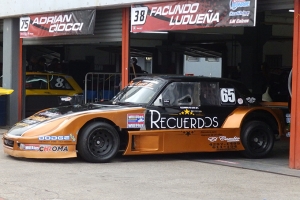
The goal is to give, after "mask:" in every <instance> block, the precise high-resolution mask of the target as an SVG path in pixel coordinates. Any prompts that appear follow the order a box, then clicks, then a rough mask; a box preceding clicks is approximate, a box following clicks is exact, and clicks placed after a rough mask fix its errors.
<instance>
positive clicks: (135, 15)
mask: <svg viewBox="0 0 300 200" xmlns="http://www.w3.org/2000/svg"><path fill="white" fill-rule="evenodd" d="M147 12H148V7H137V8H131V25H143V24H145V22H146V18H147Z"/></svg>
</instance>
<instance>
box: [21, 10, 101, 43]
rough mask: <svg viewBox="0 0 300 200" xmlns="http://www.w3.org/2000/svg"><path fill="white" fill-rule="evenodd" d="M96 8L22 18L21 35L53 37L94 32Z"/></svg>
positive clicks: (22, 36) (26, 36) (23, 36)
mask: <svg viewBox="0 0 300 200" xmlns="http://www.w3.org/2000/svg"><path fill="white" fill-rule="evenodd" d="M95 18H96V10H80V11H71V12H60V13H47V14H41V15H30V16H23V17H21V18H20V37H21V38H32V37H51V36H60V35H86V34H93V33H94V27H95Z"/></svg>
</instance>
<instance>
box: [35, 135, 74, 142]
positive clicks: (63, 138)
mask: <svg viewBox="0 0 300 200" xmlns="http://www.w3.org/2000/svg"><path fill="white" fill-rule="evenodd" d="M70 139H71V137H70V136H69V135H63V136H62V135H61V136H56V135H52V136H39V141H67V140H70Z"/></svg>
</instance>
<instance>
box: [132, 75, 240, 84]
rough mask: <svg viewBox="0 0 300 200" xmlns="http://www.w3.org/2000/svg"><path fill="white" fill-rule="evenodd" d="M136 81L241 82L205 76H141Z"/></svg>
mask: <svg viewBox="0 0 300 200" xmlns="http://www.w3.org/2000/svg"><path fill="white" fill-rule="evenodd" d="M136 79H164V80H167V81H170V82H173V81H183V82H198V81H203V82H230V83H232V84H241V82H239V81H236V80H233V79H228V78H218V77H207V76H183V75H153V76H151V75H149V76H141V77H137V78H136Z"/></svg>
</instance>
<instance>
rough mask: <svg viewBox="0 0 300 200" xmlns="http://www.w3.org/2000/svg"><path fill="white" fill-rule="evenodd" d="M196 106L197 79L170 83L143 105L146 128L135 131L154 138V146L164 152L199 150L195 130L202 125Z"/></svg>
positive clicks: (199, 112)
mask: <svg viewBox="0 0 300 200" xmlns="http://www.w3.org/2000/svg"><path fill="white" fill-rule="evenodd" d="M199 106H200V99H199V82H173V83H170V84H169V85H168V86H167V87H166V88H165V89H164V91H163V92H162V93H161V94H160V95H159V96H158V97H157V98H156V99H155V101H154V103H153V104H152V105H151V106H149V107H147V109H146V114H145V126H146V127H145V129H146V130H145V131H143V132H140V133H139V134H141V135H143V136H145V135H148V136H152V137H157V138H158V139H157V141H158V146H159V147H158V149H159V150H160V151H163V152H165V153H168V152H170V153H171V152H191V151H199V150H200V149H201V145H199V143H198V141H199V139H200V137H199V136H200V135H199V133H197V130H198V132H199V130H200V128H202V127H204V126H205V121H204V119H203V118H202V117H203V115H202V113H201V111H200V109H199ZM210 126H216V124H215V122H214V123H212V124H211V125H210Z"/></svg>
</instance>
